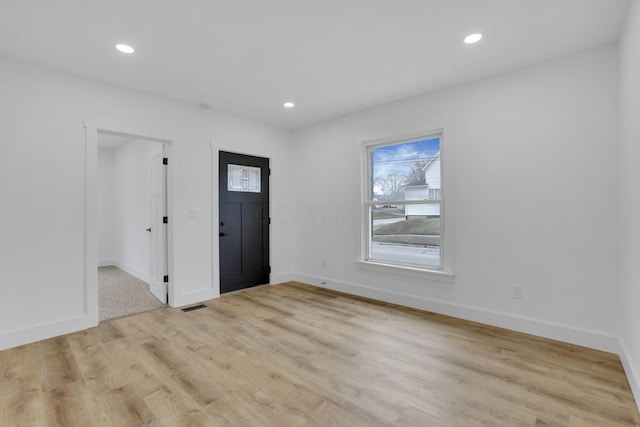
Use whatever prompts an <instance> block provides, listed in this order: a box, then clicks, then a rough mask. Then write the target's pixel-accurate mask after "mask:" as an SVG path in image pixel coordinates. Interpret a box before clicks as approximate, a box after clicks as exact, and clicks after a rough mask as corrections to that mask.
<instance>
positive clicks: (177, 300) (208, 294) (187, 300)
mask: <svg viewBox="0 0 640 427" xmlns="http://www.w3.org/2000/svg"><path fill="white" fill-rule="evenodd" d="M219 296H220V294H219V293H217V292H215V291H214V290H213V289H206V290H202V291H197V292H191V293H188V294H184V295H175V296H174V297H173V301H171V307H184V306H185V305H191V304H196V303H201V302H203V301H207V300H210V299H214V298H218V297H219Z"/></svg>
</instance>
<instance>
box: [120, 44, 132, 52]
mask: <svg viewBox="0 0 640 427" xmlns="http://www.w3.org/2000/svg"><path fill="white" fill-rule="evenodd" d="M116 49H118V50H119V51H120V52H122V53H133V52H135V51H136V50H135V49H134V48H132V47H131V46H129V45H128V44H117V45H116Z"/></svg>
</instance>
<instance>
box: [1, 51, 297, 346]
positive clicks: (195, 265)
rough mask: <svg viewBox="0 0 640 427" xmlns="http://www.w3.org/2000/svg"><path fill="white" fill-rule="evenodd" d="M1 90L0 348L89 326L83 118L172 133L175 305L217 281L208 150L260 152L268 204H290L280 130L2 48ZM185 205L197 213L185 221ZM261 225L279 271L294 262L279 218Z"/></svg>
mask: <svg viewBox="0 0 640 427" xmlns="http://www.w3.org/2000/svg"><path fill="white" fill-rule="evenodd" d="M0 93H2V96H0V117H1V120H2V125H1V126H0V141H2V142H1V143H0V158H2V160H3V167H2V168H0V198H1V199H2V209H1V210H0V212H1V214H0V215H1V218H0V220H1V221H0V236H1V238H0V272H2V278H1V279H0V280H1V282H0V289H1V290H2V298H0V349H3V348H8V347H12V346H15V345H19V344H22V343H26V342H31V341H36V340H38V339H42V338H46V337H50V336H54V335H57V334H62V333H66V332H69V331H73V330H78V329H81V328H84V327H88V326H92V325H93V324H94V323H93V322H94V320H93V319H94V318H95V319H97V304H96V306H95V308H94V307H86V306H85V291H86V287H85V284H86V277H85V273H86V271H85V238H86V236H85V227H84V224H85V220H86V217H85V186H86V184H85V166H86V164H87V157H86V156H87V143H86V137H85V129H84V127H83V123H84V120H85V119H93V120H97V121H109V122H110V123H116V124H118V123H123V124H124V123H129V124H131V123H133V124H135V126H137V127H139V128H141V129H149V130H150V131H152V133H153V134H154V135H153V136H157V137H161V136H162V135H168V136H169V137H170V138H172V139H173V140H174V141H175V142H174V143H173V148H172V149H173V157H172V159H171V161H172V162H173V166H172V167H173V168H174V169H173V170H174V171H175V177H174V178H175V182H174V188H173V193H174V200H173V206H172V207H173V211H174V215H175V217H174V218H173V221H174V222H173V224H172V226H173V230H174V236H173V244H174V248H173V249H174V257H173V268H174V271H173V273H174V274H173V277H172V281H173V285H174V288H175V295H174V296H175V300H174V303H175V304H177V305H183V304H188V303H191V302H195V301H199V300H202V299H205V298H208V297H212V296H215V295H216V292H217V289H214V286H213V278H214V275H217V274H218V272H217V260H216V256H217V247H216V246H215V245H214V243H215V242H216V241H217V237H216V238H215V239H216V240H214V238H213V236H214V234H215V233H214V232H216V231H217V229H214V228H213V227H212V223H213V224H217V209H218V207H217V197H216V196H214V189H215V188H216V187H217V175H216V173H215V172H214V171H217V150H218V149H224V150H227V151H238V152H243V153H249V154H255V155H259V156H265V157H270V158H271V168H272V179H271V184H272V192H271V200H272V203H271V204H272V209H274V210H277V209H279V207H281V206H285V205H289V204H290V199H289V194H290V191H289V189H288V186H289V182H290V179H289V175H288V173H287V170H288V165H289V164H290V163H291V158H290V136H289V133H288V132H286V131H282V130H279V129H275V128H272V127H269V126H266V125H262V124H258V123H255V122H251V121H248V120H244V119H240V118H237V117H232V116H228V115H223V114H219V113H216V112H213V111H206V110H202V109H198V108H197V107H195V106H190V105H185V104H180V103H175V102H170V101H166V100H163V99H159V98H155V97H152V96H147V95H144V94H140V93H136V92H132V91H127V90H123V89H118V88H115V87H111V86H107V85H102V84H98V83H95V82H92V81H88V80H84V79H81V78H76V77H72V76H68V75H65V74H58V73H55V72H52V71H48V70H44V69H41V68H37V67H33V66H30V65H25V64H23V63H19V62H16V61H13V60H8V59H5V58H0ZM116 130H117V129H116ZM211 146H213V148H214V149H213V150H212V148H211ZM212 159H215V162H216V164H215V165H213V164H212ZM94 191H97V189H95V190H94ZM188 209H196V210H197V213H198V217H197V218H196V219H194V220H188V219H187V210H188ZM94 220H95V219H94ZM96 223H97V221H96ZM271 233H272V234H271V235H272V239H271V245H272V246H271V254H272V267H273V270H272V271H273V274H272V280H273V281H274V282H277V281H279V280H280V279H281V278H282V274H283V273H286V272H289V271H291V270H292V264H291V256H290V254H289V251H290V250H291V248H292V244H291V236H290V234H289V232H288V229H287V227H286V226H285V225H283V224H273V226H272V228H271ZM96 234H97V233H96ZM95 244H96V245H97V239H96V242H95ZM95 255H96V258H97V250H96V251H95ZM212 259H213V262H212ZM96 262H97V259H96ZM27 307H28V309H27ZM93 316H95V317H93Z"/></svg>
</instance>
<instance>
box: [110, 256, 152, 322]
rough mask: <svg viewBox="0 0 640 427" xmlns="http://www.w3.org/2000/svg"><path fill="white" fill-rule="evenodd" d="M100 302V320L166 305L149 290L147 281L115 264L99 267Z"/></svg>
mask: <svg viewBox="0 0 640 427" xmlns="http://www.w3.org/2000/svg"><path fill="white" fill-rule="evenodd" d="M98 302H99V306H100V321H103V320H108V319H115V318H117V317H122V316H128V315H130V314H135V313H140V312H143V311H147V310H151V309H154V308H158V307H162V306H163V305H164V304H162V303H161V302H160V301H158V299H157V298H156V297H154V296H153V295H152V294H151V292H149V285H148V284H147V283H145V282H143V281H142V280H140V279H137V278H135V277H133V276H132V275H130V274H129V273H125V272H124V271H122V270H120V269H119V268H118V267H114V266H109V267H100V268H98Z"/></svg>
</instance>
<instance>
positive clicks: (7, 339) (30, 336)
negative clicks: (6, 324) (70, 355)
mask: <svg viewBox="0 0 640 427" xmlns="http://www.w3.org/2000/svg"><path fill="white" fill-rule="evenodd" d="M97 325H98V323H97V322H93V321H92V320H91V319H90V317H89V316H85V315H82V316H76V317H71V318H69V319H64V320H59V321H57V322H52V323H43V324H39V325H34V326H30V327H28V328H22V329H17V330H14V331H9V332H5V333H3V334H0V350H6V349H9V348H13V347H17V346H20V345H24V344H30V343H33V342H36V341H41V340H45V339H48V338H53V337H57V336H60V335H64V334H69V333H71V332H77V331H81V330H83V329H88V328H92V327H94V326H97Z"/></svg>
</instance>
